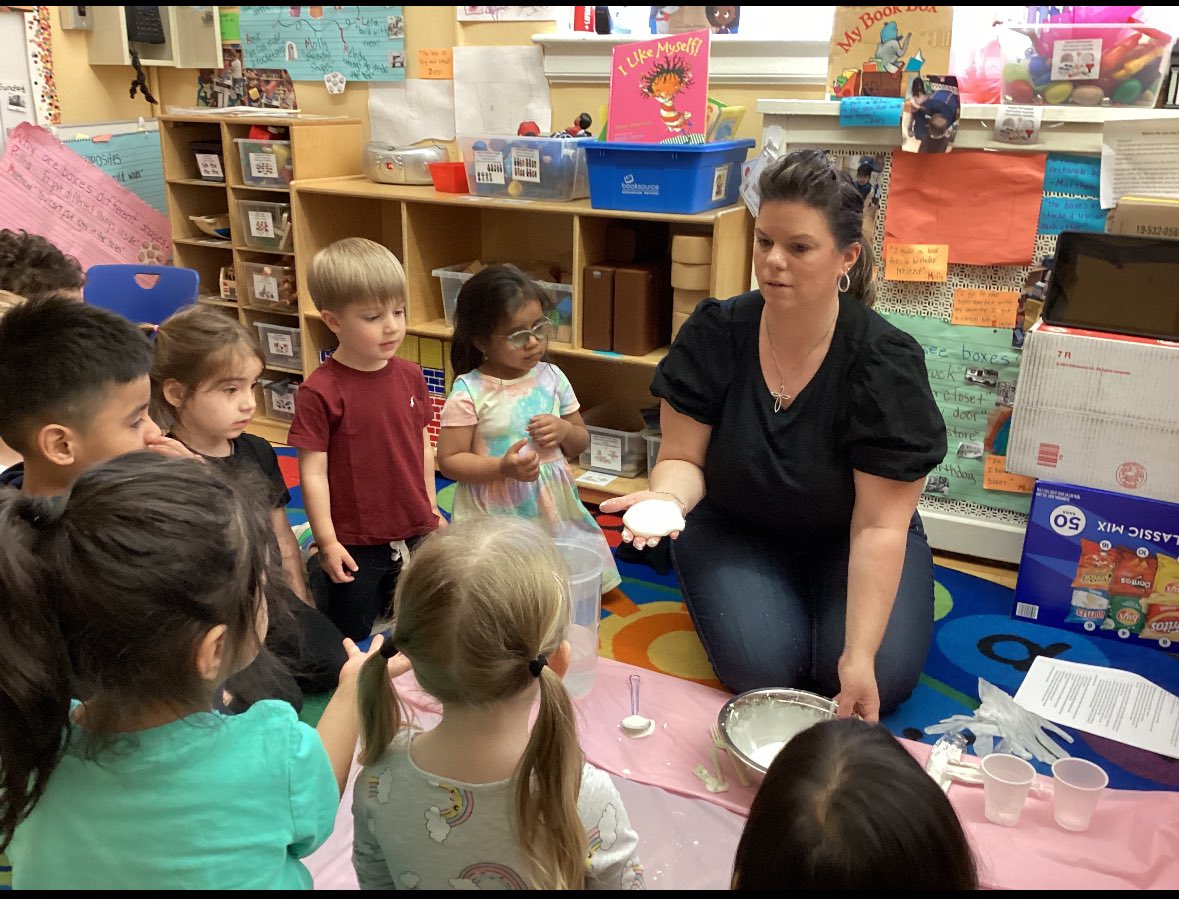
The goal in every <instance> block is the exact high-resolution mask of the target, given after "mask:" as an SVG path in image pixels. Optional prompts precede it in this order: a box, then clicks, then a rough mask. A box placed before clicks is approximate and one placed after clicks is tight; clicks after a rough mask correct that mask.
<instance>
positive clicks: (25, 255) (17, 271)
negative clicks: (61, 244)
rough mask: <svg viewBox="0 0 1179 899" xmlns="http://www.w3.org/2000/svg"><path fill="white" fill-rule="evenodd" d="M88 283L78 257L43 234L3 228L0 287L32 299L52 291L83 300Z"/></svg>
mask: <svg viewBox="0 0 1179 899" xmlns="http://www.w3.org/2000/svg"><path fill="white" fill-rule="evenodd" d="M85 283H86V273H85V272H83V271H82V266H81V264H80V263H79V262H78V260H77V259H75V258H74V257H73V256H67V255H66V254H65V253H63V252H62V251H61V250H59V249H58V248H57V247H56V246H54V245H53V244H52V243H50V242H49V241H48V240H46V239H45V238H44V237H42V236H41V235H39V234H29V232H27V231H10V230H8V229H7V228H3V229H0V290H9V291H12V292H13V293H15V294H19V295H20V296H22V297H27V298H28V299H30V300H35V299H40V298H41V297H43V296H49V295H50V294H56V295H58V296H61V297H63V298H64V297H73V298H74V299H77V300H80V299H82V285H84V284H85Z"/></svg>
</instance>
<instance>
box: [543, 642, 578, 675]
mask: <svg viewBox="0 0 1179 899" xmlns="http://www.w3.org/2000/svg"><path fill="white" fill-rule="evenodd" d="M572 657H573V646H572V644H571V643H570V642H569V641H568V640H562V641H561V645H560V646H558V647H557V650H556V652H554V653H553V654H552V655H551V656H549V667H550V668H552V669H553V673H554V674H556V675H557V676H558V677H564V676H565V672H566V671H568V670H569V662H570V660H571V659H572Z"/></svg>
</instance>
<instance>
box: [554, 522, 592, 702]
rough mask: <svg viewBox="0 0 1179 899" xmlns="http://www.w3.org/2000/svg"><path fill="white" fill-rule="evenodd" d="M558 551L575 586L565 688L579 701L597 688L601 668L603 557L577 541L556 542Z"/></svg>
mask: <svg viewBox="0 0 1179 899" xmlns="http://www.w3.org/2000/svg"><path fill="white" fill-rule="evenodd" d="M555 542H556V544H557V549H558V551H559V552H560V553H561V557H562V558H563V559H564V560H565V564H566V565H567V566H569V580H570V583H571V584H572V585H573V592H572V605H571V607H570V621H569V625H570V627H569V642H570V644H572V648H573V653H572V657H571V659H570V662H569V670H568V671H567V672H565V687H566V688H567V689H568V690H569V695H570V696H572V697H573V698H574V699H578V698H580V697H582V696H585V695H586V694H588V693H589V691H590V690H591V689H593V686H594V671H595V670H596V669H597V665H598V621H599V619H601V617H602V557H601V556H600V555H598V553H597V551H596V550H594V549H591V548H589V547H588V546H586V545H585V544H582V543H578V542H576V541H574V540H557V541H555Z"/></svg>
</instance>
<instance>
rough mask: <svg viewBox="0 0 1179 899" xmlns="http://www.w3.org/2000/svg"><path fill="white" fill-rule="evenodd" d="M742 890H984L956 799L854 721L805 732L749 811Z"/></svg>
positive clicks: (737, 872) (875, 729) (898, 748)
mask: <svg viewBox="0 0 1179 899" xmlns="http://www.w3.org/2000/svg"><path fill="white" fill-rule="evenodd" d="M733 889H735V890H777V891H781V890H786V891H791V890H865V889H871V890H884V891H888V890H902V891H905V892H908V891H911V890H977V889H978V870H977V868H976V865H975V860H974V854H973V852H972V851H971V849H970V843H969V842H968V841H967V839H966V833H965V831H963V829H962V824H961V823H960V822H959V820H958V816H957V814H956V813H955V812H954V807H953V806H952V805H950V800H949V799H947V798H946V795H945V793H943V792H942V791H941V789H940V788H939V787H938V785H937V784H936V783H934V781H933V778H931V777H930V776H929V775H928V774H926V773H925V771H923V770H922V768H921V765H919V764H918V763H917V761H916V759H914V758H913V756H911V755H910V754H909V751H908V750H907V749H905V747H904V746H902V745H901V744H900V743H899V742H898V741H897V739H896V738H895V737H893V735H892V734H890V733H889V732H888V731H887V730H885V729H884V728H883V727H880V726H879V725H875V724H868V723H866V722H864V721H861V720H859V719H857V718H841V719H839V720H836V721H824V722H822V723H820V724H816V725H815V726H813V727H811V728H808V729H807V730H805V731H803V732H802V733H801V734H799V735H798V736H797V737H795V738H794V739H793V740H791V741H790V742H789V743H787V744H786V747H785V748H784V749H783V750H782V751H781V752H780V753H779V754H778V757H777V758H776V759H774V762H773V764H772V765H770V768H769V771H767V772H766V776H765V781H764V782H763V783H762V785H761V788H760V789H759V790H758V793H757V796H756V797H755V798H754V800H753V805H752V807H751V808H750V810H749V820H748V821H747V822H746V823H745V831H744V832H743V833H742V834H741V842H740V843H739V844H738V845H737V857H736V859H735V861H734V864H733Z"/></svg>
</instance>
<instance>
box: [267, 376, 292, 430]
mask: <svg viewBox="0 0 1179 899" xmlns="http://www.w3.org/2000/svg"><path fill="white" fill-rule="evenodd" d="M259 383H260V384H261V385H262V396H263V398H264V400H265V403H266V417H267V418H273V419H274V420H275V421H294V420H295V394H297V393H298V392H299V382H298V381H292V380H290V379H289V378H283V379H282V380H281V381H259Z"/></svg>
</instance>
